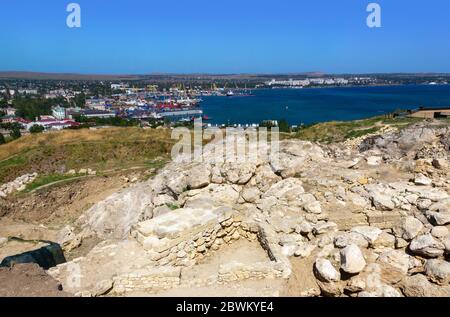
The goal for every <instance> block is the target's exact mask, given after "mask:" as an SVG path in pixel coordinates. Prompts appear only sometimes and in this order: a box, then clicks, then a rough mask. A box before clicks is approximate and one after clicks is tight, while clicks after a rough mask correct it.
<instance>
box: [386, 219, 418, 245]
mask: <svg viewBox="0 0 450 317" xmlns="http://www.w3.org/2000/svg"><path fill="white" fill-rule="evenodd" d="M393 230H394V233H395V235H396V236H397V237H399V238H402V239H405V240H407V241H410V240H412V239H414V238H415V237H417V236H418V235H419V233H420V232H421V231H422V230H423V223H422V222H421V221H420V220H419V219H417V218H414V217H412V216H409V217H405V218H402V219H401V220H400V221H399V222H398V223H397V224H396V225H395V227H394V228H393Z"/></svg>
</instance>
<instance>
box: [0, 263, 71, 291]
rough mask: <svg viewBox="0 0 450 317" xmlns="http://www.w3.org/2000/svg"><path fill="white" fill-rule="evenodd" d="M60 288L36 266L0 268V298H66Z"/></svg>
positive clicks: (25, 265)
mask: <svg viewBox="0 0 450 317" xmlns="http://www.w3.org/2000/svg"><path fill="white" fill-rule="evenodd" d="M68 296H71V295H70V294H68V293H65V292H64V291H62V286H61V285H60V284H59V283H58V282H57V281H56V280H54V279H53V278H52V277H50V276H49V275H47V273H45V271H44V270H43V269H41V268H40V267H39V266H38V265H37V264H17V265H15V266H14V267H12V268H0V297H68Z"/></svg>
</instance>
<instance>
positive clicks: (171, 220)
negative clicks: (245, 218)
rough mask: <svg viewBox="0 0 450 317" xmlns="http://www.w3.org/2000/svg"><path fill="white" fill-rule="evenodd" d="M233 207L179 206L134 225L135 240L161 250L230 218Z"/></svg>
mask: <svg viewBox="0 0 450 317" xmlns="http://www.w3.org/2000/svg"><path fill="white" fill-rule="evenodd" d="M233 213H234V212H233V209H231V208H229V207H219V208H211V209H193V208H181V209H177V210H174V211H172V212H169V213H167V214H164V215H161V216H159V217H156V218H153V219H150V220H147V221H144V222H140V223H138V224H137V226H136V231H137V240H138V241H139V242H141V243H142V244H143V245H144V247H145V249H147V250H154V251H157V252H161V251H163V250H165V249H167V248H169V247H171V246H173V245H174V244H177V243H179V242H181V241H182V240H185V239H187V238H189V237H191V238H192V237H193V236H194V235H195V234H197V233H199V232H201V231H203V230H205V229H206V228H210V227H213V226H215V225H216V224H220V223H221V222H223V221H226V220H228V219H230V218H231V217H232V215H233Z"/></svg>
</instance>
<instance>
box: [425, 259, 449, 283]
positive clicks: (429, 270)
mask: <svg viewBox="0 0 450 317" xmlns="http://www.w3.org/2000/svg"><path fill="white" fill-rule="evenodd" d="M425 273H426V275H427V276H428V277H429V278H430V279H431V280H432V281H434V282H436V283H439V284H441V285H447V284H449V282H450V263H449V262H447V261H444V260H437V259H433V260H428V261H427V263H425Z"/></svg>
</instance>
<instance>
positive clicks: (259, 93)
mask: <svg viewBox="0 0 450 317" xmlns="http://www.w3.org/2000/svg"><path fill="white" fill-rule="evenodd" d="M253 93H254V96H251V97H243V96H235V97H203V98H202V99H203V100H204V102H203V103H202V108H203V110H204V113H205V115H207V116H208V117H209V118H210V121H209V122H210V123H213V124H222V123H230V124H238V123H241V124H247V123H259V122H261V121H263V120H279V119H286V120H288V121H289V123H290V124H300V123H304V124H309V123H315V122H325V121H332V120H355V119H362V118H367V117H372V116H376V115H382V114H385V113H389V112H392V111H395V110H396V109H414V108H418V107H420V106H425V107H443V106H450V85H436V86H431V85H406V86H383V87H348V88H347V87H343V88H311V89H259V90H254V91H253Z"/></svg>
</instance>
